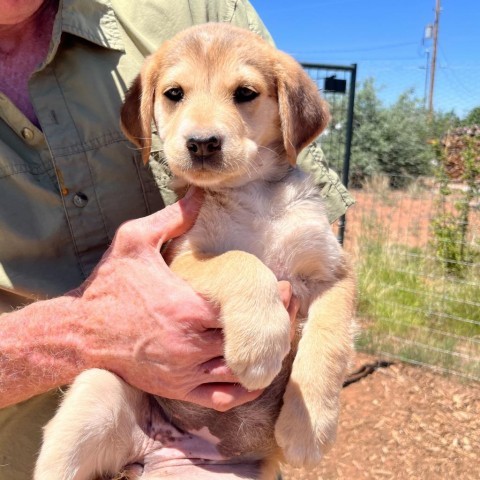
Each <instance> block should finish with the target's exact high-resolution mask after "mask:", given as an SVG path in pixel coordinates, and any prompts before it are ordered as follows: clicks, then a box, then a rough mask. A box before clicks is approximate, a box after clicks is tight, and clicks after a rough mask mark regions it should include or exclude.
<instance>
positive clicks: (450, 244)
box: [431, 136, 480, 277]
mask: <svg viewBox="0 0 480 480" xmlns="http://www.w3.org/2000/svg"><path fill="white" fill-rule="evenodd" d="M464 141H465V148H464V150H463V151H462V154H461V156H462V160H463V166H464V171H463V174H462V177H461V180H462V181H463V182H464V184H465V185H466V188H465V189H463V190H460V193H459V194H458V196H459V198H457V201H456V202H453V211H452V209H450V210H449V209H448V208H447V204H448V203H452V202H451V201H450V202H448V200H447V199H448V197H449V196H451V195H452V190H451V189H450V188H449V177H448V175H447V174H446V171H445V162H446V159H445V155H446V153H445V150H444V149H443V148H442V147H441V145H440V144H439V143H436V144H435V151H436V155H437V158H438V167H437V171H436V176H437V178H438V181H439V187H440V188H439V194H440V195H439V201H438V205H437V213H436V215H435V217H434V218H433V219H432V222H431V227H432V233H433V241H432V245H433V248H434V250H435V254H436V258H437V259H438V260H439V262H440V263H441V264H442V265H443V267H444V270H445V273H446V274H447V275H454V276H457V277H461V276H463V275H464V274H465V270H466V269H467V267H468V265H469V262H471V261H472V256H473V255H474V254H475V252H473V251H472V249H471V248H468V238H467V236H468V230H469V225H470V223H469V222H470V218H469V217H470V209H471V202H472V200H473V199H475V198H478V196H479V193H480V192H479V185H478V182H477V181H476V179H477V178H478V176H479V175H480V164H479V162H478V161H477V156H478V151H477V144H476V140H475V138H474V137H468V136H465V137H464Z"/></svg>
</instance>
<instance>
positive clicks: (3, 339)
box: [0, 296, 88, 407]
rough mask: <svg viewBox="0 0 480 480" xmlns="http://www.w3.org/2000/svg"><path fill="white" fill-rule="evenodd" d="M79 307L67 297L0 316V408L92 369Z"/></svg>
mask: <svg viewBox="0 0 480 480" xmlns="http://www.w3.org/2000/svg"><path fill="white" fill-rule="evenodd" d="M80 304H81V302H80V300H79V299H78V298H76V297H75V296H63V297H59V298H55V299H52V300H46V301H41V302H36V303H33V304H32V305H29V306H27V307H24V308H23V309H21V310H17V311H14V312H11V313H8V314H3V315H1V316H0V331H1V332H2V335H1V336H0V407H6V406H8V405H11V404H14V403H18V402H20V401H23V400H26V399H28V398H30V397H32V396H34V395H38V394H40V393H44V392H46V391H48V390H50V389H52V388H55V387H58V386H60V385H64V384H67V383H70V382H71V381H72V380H73V379H74V378H75V376H76V375H77V374H78V373H80V372H81V371H82V370H83V369H85V368H88V365H86V363H85V358H83V356H82V351H83V349H82V341H81V335H80V332H79V331H78V327H77V325H79V324H80V321H79V320H80V317H81V315H82V314H81V308H80V306H81V305H80Z"/></svg>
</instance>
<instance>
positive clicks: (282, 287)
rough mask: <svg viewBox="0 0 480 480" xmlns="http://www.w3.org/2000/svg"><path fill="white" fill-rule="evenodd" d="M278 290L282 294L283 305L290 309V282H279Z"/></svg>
mask: <svg viewBox="0 0 480 480" xmlns="http://www.w3.org/2000/svg"><path fill="white" fill-rule="evenodd" d="M278 290H279V292H280V297H281V299H282V302H283V305H285V308H287V309H288V305H289V304H290V299H291V297H292V286H291V285H290V282H287V281H286V280H280V281H279V282H278Z"/></svg>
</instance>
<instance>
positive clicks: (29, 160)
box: [0, 0, 352, 480]
mask: <svg viewBox="0 0 480 480" xmlns="http://www.w3.org/2000/svg"><path fill="white" fill-rule="evenodd" d="M208 21H221V22H230V23H233V24H235V25H238V26H240V27H245V28H249V29H250V30H253V31H255V32H257V33H259V34H260V35H262V36H264V37H266V38H267V39H269V40H271V39H270V37H269V34H268V32H267V31H266V29H265V27H264V25H263V24H262V22H261V21H260V19H259V18H258V16H257V14H256V12H255V11H254V9H253V8H252V7H251V5H250V4H249V3H248V2H247V1H246V0H223V1H221V0H218V1H212V0H191V1H188V0H172V1H168V0H141V1H132V0H112V1H111V2H109V1H108V0H64V1H63V2H62V1H60V7H59V13H58V15H57V17H56V19H55V24H54V30H53V38H52V42H51V45H50V50H49V53H48V56H47V58H46V60H45V62H44V64H42V65H40V66H39V68H38V69H37V71H36V72H35V73H34V74H33V76H32V77H31V79H30V82H29V91H30V97H31V100H32V103H33V106H34V108H35V112H36V115H37V118H38V121H39V124H40V125H41V130H40V129H39V128H37V127H36V126H35V125H33V124H32V123H31V122H30V121H29V120H28V119H27V118H26V117H25V116H24V115H23V114H22V113H21V112H20V111H19V110H18V109H17V108H16V107H15V105H13V104H12V103H11V102H10V101H9V99H8V98H7V97H6V96H5V95H3V94H1V92H0V312H1V311H2V310H3V311H9V310H10V309H11V308H14V307H17V306H20V305H24V304H26V303H29V302H32V301H34V300H36V299H43V298H51V297H54V296H58V295H61V294H63V293H65V292H67V291H69V290H71V289H73V288H75V287H77V286H79V285H80V284H81V283H82V282H83V281H84V280H85V279H86V278H87V277H88V275H89V274H90V273H91V271H92V269H93V268H94V267H95V265H96V264H97V262H98V261H99V259H100V258H101V256H102V254H103V253H104V251H105V249H106V248H107V246H108V245H109V244H110V242H111V240H112V238H113V236H114V234H115V231H116V229H117V228H118V226H119V225H120V224H121V223H122V222H124V221H126V220H128V219H132V218H138V217H141V216H144V215H148V214H150V213H152V212H155V211H157V210H159V209H161V208H163V207H164V206H165V205H166V204H169V203H171V202H173V201H174V200H175V196H174V194H173V192H172V191H171V190H170V189H169V186H168V184H169V179H170V174H169V172H168V171H167V169H166V168H165V167H164V166H163V162H162V161H161V158H162V155H163V153H162V151H161V147H160V144H159V143H158V142H157V144H156V146H155V144H154V149H153V152H152V156H151V159H150V163H149V165H148V166H147V167H144V166H143V165H142V163H141V161H140V158H139V155H138V153H137V152H136V151H135V149H134V147H133V145H131V144H130V143H129V142H128V141H127V140H126V139H125V137H124V136H123V134H122V132H121V130H120V127H119V111H120V107H121V104H122V101H123V98H124V94H125V92H126V90H127V89H128V87H129V85H130V84H131V82H132V81H133V79H134V77H135V76H136V75H137V74H138V72H139V70H140V66H141V64H142V62H143V60H144V58H145V56H147V55H149V54H150V53H151V52H153V51H154V50H156V48H157V47H158V46H159V45H160V44H161V43H162V42H163V41H164V40H166V39H168V38H169V37H171V36H173V35H174V34H175V33H176V32H178V31H179V30H182V29H184V28H187V27H189V26H191V25H194V24H199V23H205V22H208ZM301 163H302V165H304V166H306V168H307V169H309V170H311V171H312V172H313V174H314V175H315V178H316V180H317V183H318V185H319V187H320V188H321V189H322V192H323V195H324V197H325V198H326V205H327V210H328V214H329V217H330V220H331V221H333V220H335V219H336V218H338V217H339V216H340V215H341V214H343V213H344V212H345V210H346V207H347V206H348V205H350V204H351V203H352V200H351V198H350V197H349V196H348V193H347V192H346V190H345V189H344V188H343V186H342V185H341V184H340V182H339V181H338V177H336V176H335V174H334V173H333V172H329V171H328V169H327V167H326V164H325V161H324V158H323V154H322V152H321V150H320V148H319V147H318V146H316V145H311V146H310V147H308V149H306V150H305V151H304V152H303V154H302V156H301ZM57 400H58V392H50V393H48V394H45V395H40V396H38V397H35V398H33V399H31V400H28V401H26V402H23V403H22V404H19V405H15V406H13V407H11V408H7V409H3V410H0V480H3V479H5V480H7V479H8V480H17V479H18V480H20V479H22V480H26V479H29V478H31V472H32V468H33V462H34V458H35V454H36V452H37V450H38V445H39V441H40V434H41V426H42V425H44V424H45V423H46V421H47V420H48V419H49V418H50V417H51V415H52V412H53V410H54V408H55V406H56V404H57Z"/></svg>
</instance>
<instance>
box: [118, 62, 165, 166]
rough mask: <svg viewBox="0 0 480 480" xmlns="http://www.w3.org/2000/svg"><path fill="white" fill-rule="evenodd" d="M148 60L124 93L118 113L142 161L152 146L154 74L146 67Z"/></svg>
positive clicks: (121, 124)
mask: <svg viewBox="0 0 480 480" xmlns="http://www.w3.org/2000/svg"><path fill="white" fill-rule="evenodd" d="M148 63H149V62H148V60H147V63H146V64H145V66H144V68H143V69H142V72H141V73H140V74H139V75H138V76H137V78H136V79H135V80H134V82H133V83H132V85H131V87H130V88H129V89H128V91H127V93H126V95H125V101H124V103H123V106H122V110H121V113H120V126H121V128H122V130H123V133H124V134H125V135H126V137H127V138H128V139H129V140H130V141H131V142H132V143H134V144H135V145H136V146H137V147H138V148H140V149H141V153H142V160H143V163H147V162H148V158H149V156H150V150H151V148H152V128H151V122H152V118H153V102H154V99H155V82H156V75H155V74H154V72H153V71H151V69H149V68H148V66H149V65H148Z"/></svg>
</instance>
